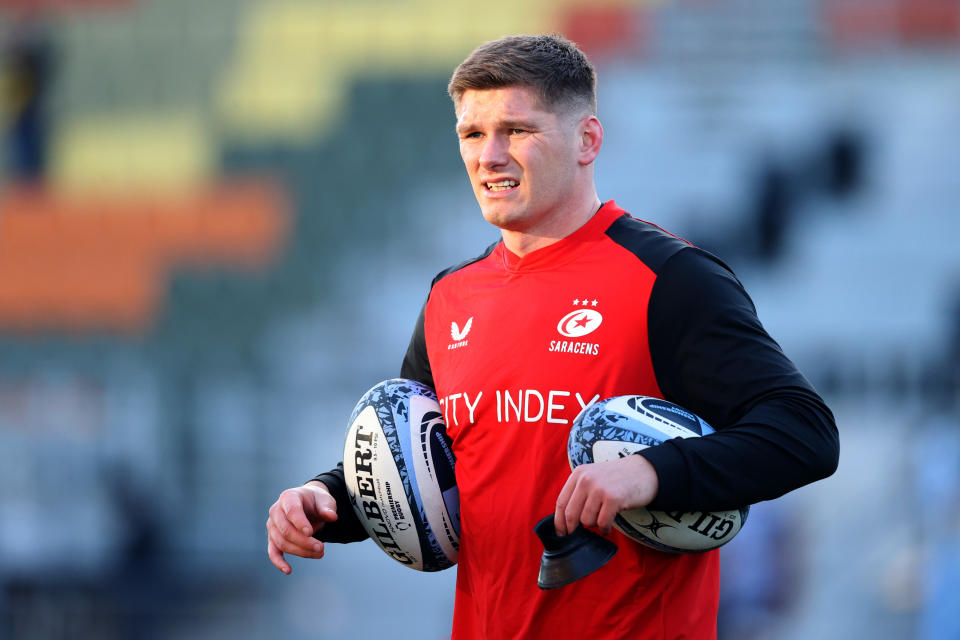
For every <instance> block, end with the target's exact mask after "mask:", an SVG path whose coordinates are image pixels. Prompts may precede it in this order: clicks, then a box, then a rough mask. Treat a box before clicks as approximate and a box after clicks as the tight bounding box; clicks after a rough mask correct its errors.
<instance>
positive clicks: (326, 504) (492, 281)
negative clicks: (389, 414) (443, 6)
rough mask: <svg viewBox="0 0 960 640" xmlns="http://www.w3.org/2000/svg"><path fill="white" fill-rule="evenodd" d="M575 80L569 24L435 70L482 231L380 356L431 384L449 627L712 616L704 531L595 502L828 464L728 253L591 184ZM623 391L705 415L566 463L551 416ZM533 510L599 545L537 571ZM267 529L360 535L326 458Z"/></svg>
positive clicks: (657, 628)
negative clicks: (630, 518) (696, 242)
mask: <svg viewBox="0 0 960 640" xmlns="http://www.w3.org/2000/svg"><path fill="white" fill-rule="evenodd" d="M595 82H596V80H595V73H594V70H593V68H592V67H591V66H590V64H589V62H588V61H587V59H586V57H585V56H584V55H583V54H582V53H581V52H580V51H579V50H578V49H577V48H576V47H575V46H574V45H573V44H572V43H570V42H569V41H567V40H564V39H563V38H560V37H557V36H513V37H507V38H502V39H500V40H497V41H494V42H490V43H486V44H484V45H482V46H480V47H479V48H478V49H477V50H475V51H474V52H473V53H472V54H471V55H470V56H469V57H468V58H467V59H466V60H465V61H464V62H463V63H462V64H461V65H460V66H459V67H458V68H457V70H456V71H455V73H454V75H453V78H452V80H451V82H450V86H449V91H450V95H451V97H452V99H453V103H454V107H455V111H456V115H457V128H456V130H457V135H458V137H459V139H460V153H461V156H462V157H463V161H464V164H465V166H466V169H467V174H468V176H469V178H470V181H471V184H472V186H473V189H474V194H475V195H476V198H477V201H478V202H479V204H480V209H481V211H482V213H483V216H484V218H485V219H486V220H487V221H489V222H490V223H491V224H493V225H495V226H497V227H498V228H500V230H501V235H502V241H501V242H499V243H497V244H495V245H493V246H491V247H490V248H488V249H487V251H486V252H485V253H484V254H483V255H481V256H479V257H477V258H475V259H473V260H470V261H467V262H465V263H462V264H460V265H457V266H455V267H452V268H450V269H448V270H446V271H444V272H442V273H441V274H440V275H439V276H437V278H436V279H435V280H434V281H433V285H432V287H431V290H430V293H429V296H428V298H427V302H426V304H425V305H424V308H423V311H422V312H421V314H420V318H419V320H418V323H417V326H416V329H415V331H414V335H413V338H412V340H411V343H410V346H409V349H408V351H407V354H406V357H405V359H404V361H403V365H402V367H401V376H403V377H406V378H412V379H416V380H419V381H420V382H423V383H425V384H428V385H430V386H432V387H433V388H435V389H436V391H437V395H438V396H439V398H440V399H441V404H442V406H443V408H444V415H445V418H446V423H447V433H448V435H450V436H451V438H452V439H453V447H454V452H455V454H456V456H457V483H458V486H459V490H460V499H461V524H462V536H461V548H460V562H459V568H458V574H457V593H456V604H455V609H454V622H453V637H454V638H456V639H458V640H463V639H466V638H477V639H484V640H494V639H501V638H503V639H506V638H591V639H594V638H628V637H629V638H681V637H683V638H698V639H699V638H712V637H715V635H716V615H717V607H718V555H717V552H709V553H703V554H690V555H671V554H666V553H660V552H657V551H653V550H651V549H648V548H646V547H643V546H641V545H639V544H637V543H634V542H632V541H630V540H628V539H627V538H625V537H623V536H622V535H621V534H620V533H619V532H616V531H611V526H612V523H613V518H614V515H615V514H616V513H617V512H619V511H621V510H623V509H627V508H635V507H640V506H646V505H650V506H651V507H656V508H660V509H670V510H674V509H676V510H694V509H721V508H734V507H738V506H741V505H744V504H749V503H753V502H757V501H760V500H766V499H771V498H775V497H777V496H780V495H782V494H784V493H786V492H787V491H790V490H792V489H794V488H796V487H798V486H801V485H803V484H805V483H808V482H811V481H813V480H816V479H819V478H822V477H825V476H827V475H830V474H831V473H832V472H833V471H834V469H835V468H836V464H837V454H838V445H837V431H836V427H835V425H834V422H833V417H832V415H831V414H830V411H829V409H827V407H826V406H825V405H824V404H823V401H822V400H821V399H820V397H819V396H818V395H817V394H816V393H815V392H814V390H813V389H812V388H811V386H810V384H809V383H808V382H807V381H806V379H805V378H804V377H803V376H802V375H801V374H800V373H799V372H798V371H797V369H796V367H794V365H793V364H792V363H791V362H790V361H789V360H788V359H787V358H786V356H784V354H783V353H782V352H781V351H780V348H779V347H778V346H777V344H776V343H775V342H774V341H773V340H772V339H771V338H770V337H769V336H768V335H767V334H766V332H765V331H764V330H763V327H762V326H761V325H760V322H759V320H757V317H756V313H755V310H754V308H753V304H752V303H751V301H750V299H749V297H748V296H747V295H746V293H745V292H744V291H743V288H742V287H741V285H740V283H739V282H738V281H737V279H736V278H735V277H734V275H733V274H732V273H731V272H730V270H729V269H728V268H727V267H726V266H725V265H723V263H721V262H720V261H719V260H717V259H716V258H714V257H712V256H710V255H709V254H707V253H705V252H703V251H700V250H699V249H696V248H695V247H692V246H691V245H689V244H688V243H686V242H685V241H683V240H681V239H679V238H677V237H675V236H672V235H670V234H668V233H666V232H664V231H663V230H661V229H660V228H658V227H656V226H654V225H651V224H649V223H645V222H641V221H639V220H636V219H633V218H631V217H630V216H629V215H627V214H626V213H625V212H624V211H622V210H621V209H619V208H618V207H617V206H616V205H615V204H614V203H613V202H612V201H609V202H607V203H601V201H600V198H599V197H598V195H597V191H596V187H595V186H594V179H593V162H594V160H595V159H596V157H597V154H598V153H599V151H600V147H601V145H602V142H603V128H602V127H601V125H600V121H599V120H598V119H597V115H596V97H595ZM587 311H589V312H590V313H587ZM577 312H582V313H577ZM454 324H455V326H456V330H454V331H451V327H452V326H453V325H454ZM454 334H455V335H454ZM624 394H642V395H652V396H659V397H663V398H666V399H668V400H671V401H673V402H676V403H678V404H680V405H682V406H685V407H686V408H688V409H690V410H691V411H693V412H695V413H697V414H699V415H700V416H701V417H703V418H704V419H706V420H707V421H708V422H710V423H711V424H712V425H714V426H715V427H717V428H718V432H717V433H716V434H713V435H710V436H707V437H703V438H697V439H689V440H678V441H670V442H667V443H664V444H663V445H660V446H657V447H653V448H650V449H647V450H645V451H643V452H642V454H641V455H634V456H628V457H626V458H623V459H620V460H617V461H612V462H603V463H597V464H592V465H582V466H580V467H578V468H577V469H576V470H574V471H573V472H572V473H571V472H570V471H569V466H568V464H567V461H566V446H565V445H566V438H567V434H568V433H569V429H570V423H571V420H572V419H573V418H574V417H575V416H576V414H577V413H578V412H579V411H580V409H581V408H582V407H583V406H586V405H587V404H589V403H590V402H592V401H595V400H597V399H600V398H605V397H610V396H615V395H624ZM550 512H554V513H555V520H554V522H555V527H556V529H557V532H558V533H559V534H561V535H563V534H566V533H568V532H570V531H572V530H573V529H574V528H575V527H576V526H577V524H578V523H579V524H583V525H584V526H587V527H595V528H597V529H599V530H600V531H601V532H602V533H603V534H605V535H608V536H610V537H612V539H614V540H615V541H616V542H617V544H618V546H619V548H620V551H619V552H618V553H617V554H616V556H614V558H613V560H611V561H610V562H609V563H608V564H607V565H605V566H604V567H603V568H601V569H600V570H598V571H596V572H594V573H593V574H591V575H589V576H587V577H585V578H583V579H581V580H579V581H577V582H574V583H573V584H571V585H569V586H566V587H563V588H561V589H556V590H551V591H540V590H539V589H538V588H537V586H536V584H535V583H536V575H537V569H538V566H539V558H540V552H541V551H542V547H541V546H540V544H539V541H538V540H537V538H536V536H535V535H534V533H533V531H532V529H533V525H534V524H535V523H536V522H537V520H539V519H540V518H541V517H542V516H544V515H546V514H549V513H550ZM267 531H268V537H269V542H268V553H269V556H270V559H271V561H272V562H273V563H274V564H275V565H276V566H277V567H278V568H279V569H280V570H282V571H283V572H285V573H289V572H290V566H289V564H287V562H286V561H285V560H284V558H283V554H284V553H292V554H294V555H298V556H302V557H308V558H319V557H321V556H322V555H323V552H324V547H323V543H322V542H319V541H317V540H315V539H314V538H312V537H311V536H313V535H314V534H315V533H316V535H317V537H318V538H319V539H321V540H326V541H349V540H353V539H361V538H363V537H365V534H364V533H363V530H362V528H360V527H359V524H358V522H357V521H356V518H355V517H354V515H353V513H352V510H351V509H350V507H348V506H347V502H346V494H345V490H344V485H343V475H342V468H338V469H335V470H333V471H331V472H329V473H326V474H321V475H319V476H317V478H315V479H314V480H313V481H311V482H309V483H307V485H305V486H303V487H297V488H294V489H288V490H287V491H285V492H283V493H282V494H281V495H280V498H279V499H278V500H277V502H276V503H275V504H274V505H273V506H272V507H271V509H270V517H269V519H268V521H267Z"/></svg>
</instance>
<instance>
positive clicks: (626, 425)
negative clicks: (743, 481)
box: [567, 396, 750, 553]
mask: <svg viewBox="0 0 960 640" xmlns="http://www.w3.org/2000/svg"><path fill="white" fill-rule="evenodd" d="M710 433H713V429H712V428H711V427H710V425H708V424H707V423H706V422H704V421H703V420H702V419H700V418H699V417H698V416H695V415H694V414H692V413H690V412H689V411H687V410H686V409H684V408H682V407H680V406H678V405H676V404H673V403H672V402H667V401H666V400H661V399H659V398H651V397H648V396H617V397H614V398H608V399H606V400H601V401H600V402H597V403H594V404H592V405H590V406H588V407H586V408H585V409H584V410H583V411H581V412H580V414H579V415H578V416H577V417H576V418H575V419H574V421H573V427H572V428H571V429H570V438H569V440H568V441H567V457H568V458H569V460H570V468H571V469H573V468H576V467H577V466H579V465H581V464H587V463H591V462H603V461H605V460H616V459H617V458H623V457H626V456H629V455H632V454H633V453H635V452H637V451H640V450H641V449H646V448H647V447H653V446H656V445H658V444H660V443H661V442H664V441H665V440H670V439H672V438H698V437H700V436H704V435H707V434H710ZM749 510H750V508H749V507H743V508H741V509H732V510H730V511H693V512H682V511H656V510H653V509H650V510H648V509H644V508H641V509H627V510H625V511H621V512H620V513H618V514H617V515H616V517H615V518H614V527H616V528H617V529H619V530H620V532H622V533H623V534H624V535H626V536H628V537H629V538H632V539H633V540H636V541H637V542H640V543H642V544H645V545H647V546H649V547H653V548H654V549H659V550H660V551H669V552H672V553H694V552H698V551H709V550H711V549H716V548H717V547H721V546H723V545H724V544H726V543H728V542H730V540H732V539H733V537H734V536H736V535H737V533H739V531H740V529H741V527H743V523H744V522H745V521H746V519H747V513H748V512H749Z"/></svg>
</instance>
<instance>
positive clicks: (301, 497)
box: [267, 481, 337, 574]
mask: <svg viewBox="0 0 960 640" xmlns="http://www.w3.org/2000/svg"><path fill="white" fill-rule="evenodd" d="M336 519H337V502H336V500H334V499H333V496H331V495H330V492H329V491H327V487H326V486H325V485H324V484H323V483H322V482H316V481H310V482H308V483H307V484H305V485H303V486H302V487H294V488H293V489H287V490H286V491H284V492H283V493H281V494H280V497H279V498H277V501H276V502H274V503H273V506H272V507H270V516H269V517H268V518H267V555H268V556H270V562H272V563H273V565H274V566H275V567H276V568H277V569H280V571H283V572H284V573H286V574H289V573H290V572H291V571H292V569H291V568H290V565H289V564H288V563H287V561H286V560H285V559H284V557H283V554H285V553H291V554H293V555H295V556H300V557H301V558H322V557H323V543H322V542H320V541H319V540H315V539H314V538H313V537H311V536H313V534H314V533H316V531H317V530H318V529H320V527H322V526H323V523H325V522H333V521H334V520H336Z"/></svg>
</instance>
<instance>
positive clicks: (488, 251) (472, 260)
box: [430, 240, 500, 289]
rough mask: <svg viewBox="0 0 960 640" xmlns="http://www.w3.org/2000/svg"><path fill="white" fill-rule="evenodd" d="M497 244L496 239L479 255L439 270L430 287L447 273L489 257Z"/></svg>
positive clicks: (447, 274) (498, 242)
mask: <svg viewBox="0 0 960 640" xmlns="http://www.w3.org/2000/svg"><path fill="white" fill-rule="evenodd" d="M499 244H500V241H499V240H498V241H497V242H494V243H492V244H491V245H490V246H489V247H487V248H486V249H484V251H483V253H481V254H480V255H477V256H474V257H472V258H468V259H466V260H464V261H463V262H458V263H457V264H455V265H453V266H451V267H447V268H446V269H444V270H443V271H441V272H440V273H438V274H437V275H436V277H434V279H433V282H431V283H430V288H431V289H432V288H433V287H435V286H436V285H437V283H438V282H440V281H441V280H443V279H444V278H446V277H447V276H449V275H451V274H454V273H456V272H458V271H461V270H463V269H466V268H467V267H469V266H470V265H472V264H476V263H477V262H480V261H482V260H484V259H486V258H488V257H490V254H491V253H493V252H494V250H495V249H496V248H497V245H499Z"/></svg>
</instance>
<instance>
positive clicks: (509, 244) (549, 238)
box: [500, 192, 602, 258]
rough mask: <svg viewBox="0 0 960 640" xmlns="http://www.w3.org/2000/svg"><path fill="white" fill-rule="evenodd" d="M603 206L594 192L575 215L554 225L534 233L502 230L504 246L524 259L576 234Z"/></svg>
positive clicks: (555, 221)
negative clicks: (529, 254) (538, 250)
mask: <svg viewBox="0 0 960 640" xmlns="http://www.w3.org/2000/svg"><path fill="white" fill-rule="evenodd" d="M601 204H602V203H601V202H600V198H599V197H598V196H597V194H596V193H595V192H594V193H593V197H592V200H591V201H590V202H589V203H588V204H585V205H583V206H580V207H577V210H576V213H575V214H574V215H571V216H565V217H563V218H561V219H555V220H552V221H551V222H552V223H553V224H550V225H545V226H544V227H542V228H539V229H537V230H534V231H511V230H509V229H501V230H500V232H501V235H502V236H503V244H504V246H506V248H507V249H509V250H510V252H511V253H513V254H515V255H517V256H520V257H521V258H522V257H523V256H525V255H527V254H528V253H532V252H534V251H536V250H537V249H542V248H543V247H548V246H550V245H551V244H554V243H555V242H559V241H560V240H563V239H564V238H566V237H567V236H569V235H570V234H572V233H573V232H575V231H576V230H577V229H579V228H580V227H582V226H583V225H585V224H586V223H587V221H589V220H590V219H591V218H592V217H593V216H594V214H596V213H597V211H599V210H600V207H601Z"/></svg>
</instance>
